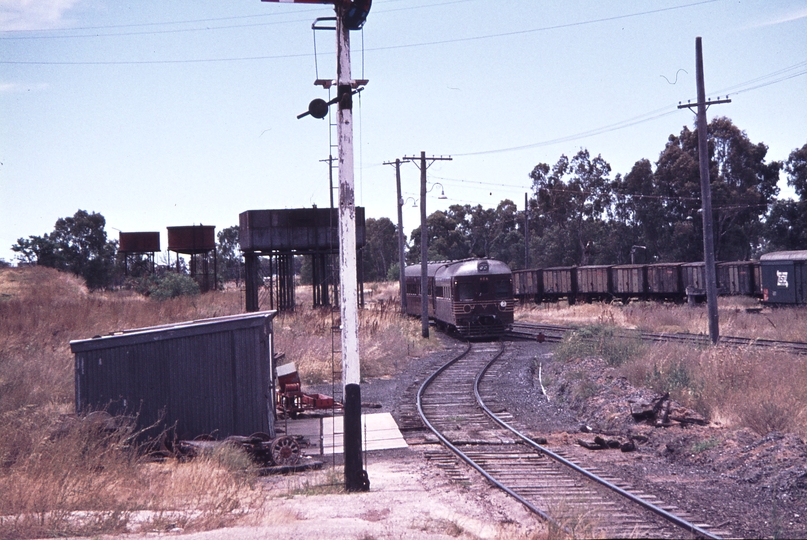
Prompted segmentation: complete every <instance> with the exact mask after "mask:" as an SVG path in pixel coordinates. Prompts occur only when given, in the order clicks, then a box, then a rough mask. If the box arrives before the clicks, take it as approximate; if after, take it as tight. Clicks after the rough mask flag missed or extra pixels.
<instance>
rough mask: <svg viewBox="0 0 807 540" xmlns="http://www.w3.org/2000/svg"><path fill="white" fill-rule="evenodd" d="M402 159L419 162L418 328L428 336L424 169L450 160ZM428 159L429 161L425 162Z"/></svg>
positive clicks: (427, 256)
mask: <svg viewBox="0 0 807 540" xmlns="http://www.w3.org/2000/svg"><path fill="white" fill-rule="evenodd" d="M404 159H406V160H409V161H412V162H414V163H416V164H417V163H418V162H420V166H419V169H420V328H421V334H422V335H423V337H425V338H428V337H429V233H428V230H427V227H426V193H428V190H427V189H426V169H428V168H429V166H431V164H432V163H434V162H435V161H451V157H450V156H449V157H443V156H440V157H434V156H432V157H429V158H427V157H426V152H421V153H420V157H419V158H418V157H415V156H409V157H404ZM427 161H429V162H430V163H428V164H427V163H426V162H427Z"/></svg>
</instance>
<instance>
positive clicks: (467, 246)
mask: <svg viewBox="0 0 807 540" xmlns="http://www.w3.org/2000/svg"><path fill="white" fill-rule="evenodd" d="M708 148H709V158H710V159H709V166H710V170H709V175H710V181H711V189H712V209H713V219H714V226H713V230H714V236H715V238H714V245H715V257H716V259H717V260H723V261H734V260H748V259H751V258H757V257H759V255H761V254H763V253H766V252H768V251H778V250H797V249H807V144H805V145H804V146H802V147H801V148H799V149H796V150H793V152H791V154H790V156H789V157H788V159H787V160H786V161H785V162H784V163H783V162H780V161H771V162H767V161H766V160H765V158H766V155H767V152H768V148H767V146H766V145H765V144H764V143H754V142H752V141H751V140H750V139H749V138H748V135H747V134H746V133H745V132H744V131H742V130H740V129H739V128H738V127H737V126H735V125H734V124H733V123H732V121H731V120H730V119H728V118H725V117H719V118H715V119H714V120H712V122H711V123H710V124H709V125H708ZM780 171H784V172H785V173H786V175H787V182H788V184H789V185H790V186H791V187H793V189H794V191H795V193H796V195H797V197H798V200H789V199H786V200H779V199H777V195H779V188H778V187H777V182H778V180H779V173H780ZM529 178H530V179H531V181H532V185H531V194H530V197H529V198H528V209H527V210H526V212H525V210H524V209H523V208H522V209H518V208H517V206H516V204H515V203H514V202H513V201H511V200H504V201H502V202H501V203H499V205H498V206H497V207H496V208H495V209H494V208H487V209H486V208H483V207H482V206H481V205H477V206H471V205H467V204H466V205H452V206H450V207H449V208H448V209H447V210H445V211H442V210H440V211H436V212H433V213H432V214H431V215H429V216H428V218H427V221H426V227H427V236H428V239H429V246H428V258H429V260H448V259H461V258H467V257H491V258H494V259H500V260H502V261H504V262H506V263H508V264H509V265H510V266H511V267H512V268H514V269H517V268H524V267H525V264H526V257H527V256H528V257H529V266H530V267H551V266H571V265H587V264H626V263H630V262H631V255H632V252H633V254H634V255H635V257H634V260H635V261H636V262H637V263H638V262H642V263H647V262H675V261H680V262H694V261H702V260H703V221H702V218H701V214H700V209H701V192H700V169H699V161H698V132H697V129H695V130H690V129H689V128H688V127H684V128H683V130H682V131H681V133H680V134H679V135H670V136H669V138H668V139H667V142H666V144H665V146H664V149H663V150H662V151H661V152H660V154H659V157H658V159H657V160H656V161H655V162H654V163H653V162H651V161H650V160H648V159H641V160H639V161H637V162H636V163H635V164H634V165H633V167H632V168H631V170H630V171H629V172H628V173H627V174H625V175H622V174H616V175H615V176H613V177H612V176H611V166H610V165H609V164H608V162H607V161H606V160H605V159H603V157H602V156H600V155H597V156H596V157H593V156H592V155H591V154H590V153H589V151H588V150H586V149H581V150H580V151H579V152H578V153H577V154H575V155H574V156H572V157H567V156H566V155H562V156H560V158H559V159H558V161H557V162H556V163H555V164H554V165H549V164H546V163H539V164H538V165H536V166H535V167H534V168H533V170H532V171H531V172H530V173H529ZM525 213H526V216H525ZM525 218H526V219H525ZM525 223H528V224H529V225H528V226H529V230H528V233H529V234H528V238H529V240H528V245H527V246H525V234H524V233H525ZM393 232H396V233H397V231H395V227H394V226H393V225H392V223H391V222H390V221H389V220H387V219H386V218H382V219H381V220H378V221H377V222H373V221H371V220H368V222H367V247H366V248H365V261H366V262H365V269H366V271H367V266H368V265H369V267H370V269H371V270H374V271H375V273H374V274H372V275H373V276H379V277H380V276H382V275H383V274H382V273H381V270H382V269H383V268H384V261H385V260H393V261H397V257H396V256H395V250H394V248H393V246H395V245H397V244H395V242H394V237H393V236H392V234H393ZM371 233H372V234H371ZM376 235H377V236H376ZM420 236H421V235H420V228H417V229H415V230H414V231H413V233H412V235H411V237H410V238H409V250H408V252H407V262H408V263H409V264H412V263H416V262H419V261H420ZM384 249H386V250H387V251H386V252H384V253H383V256H382V252H383V250H384ZM368 260H369V263H368V262H367V261H368Z"/></svg>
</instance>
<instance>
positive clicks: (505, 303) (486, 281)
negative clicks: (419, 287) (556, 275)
mask: <svg viewBox="0 0 807 540" xmlns="http://www.w3.org/2000/svg"><path fill="white" fill-rule="evenodd" d="M444 273H445V279H446V280H447V281H448V282H449V283H450V287H451V292H452V294H451V297H452V300H453V301H452V305H451V310H452V312H451V314H450V318H451V319H453V326H454V327H455V329H456V331H457V332H458V333H459V334H460V335H462V336H463V337H466V338H486V337H497V336H501V335H503V334H504V333H505V331H506V330H507V329H508V328H509V327H510V326H511V325H512V324H513V311H514V308H515V299H514V297H513V276H512V272H511V271H510V268H509V267H508V266H507V265H506V264H504V263H503V262H501V261H496V260H489V259H481V260H479V259H477V260H471V261H465V262H462V263H458V264H456V265H451V266H449V267H447V268H445V271H444ZM435 279H436V280H437V279H439V276H435ZM446 318H449V317H446Z"/></svg>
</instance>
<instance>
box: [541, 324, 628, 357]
mask: <svg viewBox="0 0 807 540" xmlns="http://www.w3.org/2000/svg"><path fill="white" fill-rule="evenodd" d="M641 350H642V341H641V338H640V337H639V336H638V335H636V334H635V333H631V332H625V331H622V332H618V331H617V329H616V328H614V327H611V326H602V325H594V326H585V327H583V328H580V329H578V330H575V331H573V332H570V333H568V334H567V335H566V336H565V337H564V338H563V341H561V343H560V344H559V345H558V346H557V347H556V348H555V353H554V355H555V358H557V359H559V360H569V359H572V358H583V357H586V356H598V357H601V358H603V359H604V360H605V361H606V362H608V364H609V365H612V366H618V365H621V364H623V363H625V362H627V361H628V360H630V359H632V358H634V357H636V356H638V355H639V354H640V352H641Z"/></svg>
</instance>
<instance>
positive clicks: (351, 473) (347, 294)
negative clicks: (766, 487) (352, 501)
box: [261, 0, 372, 491]
mask: <svg viewBox="0 0 807 540" xmlns="http://www.w3.org/2000/svg"><path fill="white" fill-rule="evenodd" d="M261 1H263V2H290V3H298V4H334V10H335V12H336V56H337V61H336V85H337V96H336V99H334V100H331V102H328V103H326V102H324V101H323V100H321V99H315V100H314V101H312V102H311V104H310V105H309V109H308V112H306V113H303V114H301V115H299V116H298V118H302V117H303V116H307V115H309V114H310V115H311V116H314V117H315V118H324V117H325V116H326V115H327V113H328V106H330V105H333V104H336V105H337V128H336V129H337V139H338V145H339V158H338V159H339V280H340V283H341V285H340V287H339V294H340V309H341V316H342V327H341V347H342V383H343V385H344V411H345V413H344V449H345V454H344V455H345V489H346V490H347V491H368V490H369V489H370V480H369V478H368V477H367V471H365V470H364V468H363V464H362V455H361V446H362V440H361V387H360V385H359V383H360V370H359V316H358V290H357V287H356V206H355V195H354V193H355V189H354V180H353V176H354V175H353V94H354V93H355V92H357V91H358V90H355V89H354V85H355V83H354V81H353V80H352V79H351V72H350V30H358V29H360V28H361V27H362V26H363V25H364V21H365V20H366V18H367V14H368V13H369V11H370V5H371V2H372V0H261Z"/></svg>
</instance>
